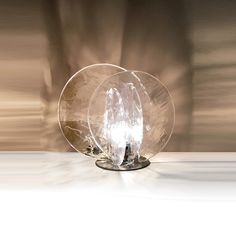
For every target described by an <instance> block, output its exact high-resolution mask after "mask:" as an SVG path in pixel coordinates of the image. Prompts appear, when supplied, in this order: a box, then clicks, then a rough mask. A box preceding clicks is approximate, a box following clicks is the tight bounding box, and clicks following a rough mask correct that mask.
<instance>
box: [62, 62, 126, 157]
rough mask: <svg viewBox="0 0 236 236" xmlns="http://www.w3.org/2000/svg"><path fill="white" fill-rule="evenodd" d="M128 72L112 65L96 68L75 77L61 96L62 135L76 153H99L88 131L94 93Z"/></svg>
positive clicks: (90, 68)
mask: <svg viewBox="0 0 236 236" xmlns="http://www.w3.org/2000/svg"><path fill="white" fill-rule="evenodd" d="M121 71H125V69H123V68H121V67H119V66H116V65H112V64H94V65H90V66H87V67H85V68H83V69H82V70H80V71H78V72H77V73H75V74H74V75H73V76H72V77H71V78H70V79H69V81H68V82H67V83H66V85H65V87H64V88H63V90H62V92H61V96H60V99H59V103H58V119H59V124H60V128H61V131H62V133H63V135H64V137H65V138H66V140H67V141H68V142H69V144H70V145H71V146H72V147H73V148H74V149H75V150H77V151H79V152H82V153H84V154H88V155H91V156H94V155H97V154H99V153H100V150H99V149H98V148H97V147H96V145H95V144H94V141H93V139H92V137H91V133H90V130H89V127H88V123H87V122H88V119H87V114H88V106H89V101H90V97H91V95H92V93H93V92H94V90H95V89H96V88H97V87H98V86H99V85H100V84H101V83H102V82H103V81H104V80H105V79H106V78H108V77H111V76H112V75H115V74H116V73H119V72H121Z"/></svg>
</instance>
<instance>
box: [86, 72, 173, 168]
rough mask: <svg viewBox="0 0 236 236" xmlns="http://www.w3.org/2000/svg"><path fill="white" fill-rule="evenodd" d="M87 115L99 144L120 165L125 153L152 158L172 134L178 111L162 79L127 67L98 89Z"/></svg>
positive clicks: (105, 81)
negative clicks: (176, 111)
mask: <svg viewBox="0 0 236 236" xmlns="http://www.w3.org/2000/svg"><path fill="white" fill-rule="evenodd" d="M87 117H88V124H89V129H90V132H91V134H92V137H93V139H94V141H95V142H96V144H97V146H98V147H99V148H100V150H101V151H102V152H104V153H105V154H106V156H107V157H108V158H110V159H111V160H112V161H113V163H114V164H115V165H121V164H122V163H124V161H125V160H124V157H125V156H127V158H128V159H129V158H130V159H135V158H136V157H137V156H138V157H141V156H142V157H145V158H151V157H152V156H154V155H156V154H157V153H158V152H160V151H161V150H162V149H163V148H164V147H165V145H166V144H167V142H168V140H169V138H170V136H171V134H172V131H173V127H174V119H175V111H174V105H173V101H172V98H171V95H170V93H169V91H168V89H167V88H166V87H165V86H164V85H163V84H162V82H161V81H160V80H158V79H157V78H156V77H154V76H152V75H150V74H148V73H145V72H141V71H124V72H120V73H117V74H115V75H113V76H111V77H109V78H107V79H105V80H104V81H103V82H102V83H101V84H100V85H99V86H98V87H97V88H96V89H95V91H94V93H93V95H92V97H91V100H90V104H89V109H88V116H87ZM127 153H128V154H127Z"/></svg>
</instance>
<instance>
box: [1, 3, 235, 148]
mask: <svg viewBox="0 0 236 236" xmlns="http://www.w3.org/2000/svg"><path fill="white" fill-rule="evenodd" d="M227 2H228V3H222V1H207V2H206V1H197V0H191V1H170V0H167V1H165V0H159V1H154V0H153V1H145V0H137V1H131V0H127V1H125V0H123V1H121V0H114V1H109V0H101V1H86V0H83V1H76V0H74V1H66V0H60V1H46V0H45V1H33V3H29V2H27V3H25V5H24V4H22V3H21V1H14V4H13V3H4V5H3V7H2V8H1V11H2V12H1V15H2V16H3V18H4V20H3V22H4V27H2V28H1V35H2V37H1V38H0V47H1V54H0V59H1V64H0V72H1V78H0V79H1V87H0V90H1V93H0V97H1V101H0V102H1V104H2V105H1V106H0V112H1V116H0V118H1V127H0V149H1V150H54V151H66V150H71V148H70V147H69V145H68V144H67V143H66V141H65V140H64V139H63V137H62V135H61V133H60V130H59V127H58V123H57V102H58V98H59V94H60V91H61V89H62V88H63V86H64V84H65V83H66V81H67V80H68V79H69V77H70V76H71V75H72V74H73V73H75V72H76V71H77V70H79V69H81V68H82V67H84V66H86V65H89V64H93V63H101V62H109V63H114V64H117V65H121V66H123V67H126V68H128V69H137V70H144V71H146V72H149V73H151V74H153V75H156V76H159V78H160V79H161V80H162V81H163V82H164V83H165V84H166V85H167V87H168V88H169V89H170V91H171V93H172V95H173V98H174V103H175V106H176V126H175V130H174V134H173V137H172V138H171V140H170V142H169V144H168V145H167V147H166V149H165V150H168V151H236V145H235V138H236V118H235V114H236V99H235V96H236V95H235V94H236V93H235V92H236V67H235V62H236V53H235V51H236V43H235V38H236V37H235V36H236V29H235V23H234V22H236V21H235V20H236V19H235V18H236V14H235V13H236V4H235V3H233V1H227ZM1 4H3V3H1ZM222 4H223V5H222Z"/></svg>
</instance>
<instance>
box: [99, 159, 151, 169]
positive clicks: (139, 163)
mask: <svg viewBox="0 0 236 236" xmlns="http://www.w3.org/2000/svg"><path fill="white" fill-rule="evenodd" d="M149 165H150V161H149V160H148V159H147V158H145V157H140V158H139V159H135V160H134V161H133V162H132V163H125V162H124V163H123V164H122V165H120V166H117V165H114V164H113V162H112V161H111V160H110V159H100V160H97V161H96V166H98V167H99V168H102V169H105V170H113V171H128V170H138V169H142V168H145V167H147V166H149Z"/></svg>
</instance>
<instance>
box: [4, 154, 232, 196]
mask: <svg viewBox="0 0 236 236" xmlns="http://www.w3.org/2000/svg"><path fill="white" fill-rule="evenodd" d="M151 162H152V163H151V165H150V166H149V167H147V168H145V169H141V170H137V171H130V172H113V171H107V170H102V169H100V168H98V167H96V166H95V159H92V158H89V157H87V156H84V155H81V154H79V153H53V152H51V153H36V152H34V153H29V152H28V153H23V152H22V153H7V152H6V153H1V154H0V187H1V188H14V187H17V188H22V187H23V188H34V189H38V188H40V189H41V188H53V189H55V188H56V189H57V188H60V189H61V188H63V187H67V188H68V187H69V188H72V189H73V188H77V189H78V188H79V189H86V190H89V191H97V192H99V191H102V192H103V191H107V192H115V193H116V192H119V193H121V191H122V194H130V193H131V194H133V193H138V194H142V195H145V196H150V197H153V196H157V197H158V198H180V199H186V198H190V199H198V198H203V199H204V198H205V197H207V198H210V199H236V153H164V152H163V153H159V154H158V155H157V156H156V157H154V158H153V159H151Z"/></svg>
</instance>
